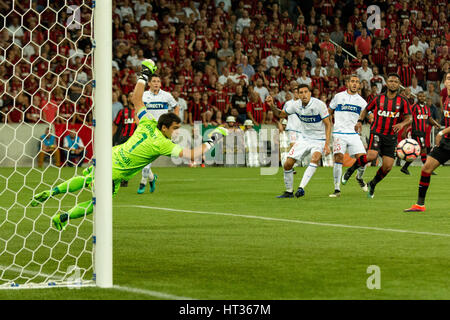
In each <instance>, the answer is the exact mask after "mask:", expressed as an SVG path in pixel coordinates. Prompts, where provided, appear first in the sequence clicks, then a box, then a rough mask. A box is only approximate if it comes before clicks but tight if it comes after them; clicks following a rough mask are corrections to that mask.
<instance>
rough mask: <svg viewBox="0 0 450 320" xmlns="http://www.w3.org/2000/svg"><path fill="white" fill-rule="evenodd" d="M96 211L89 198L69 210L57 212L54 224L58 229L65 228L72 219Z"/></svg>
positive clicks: (53, 219) (53, 218)
mask: <svg viewBox="0 0 450 320" xmlns="http://www.w3.org/2000/svg"><path fill="white" fill-rule="evenodd" d="M93 211H94V205H93V202H92V200H88V201H85V202H82V203H79V204H77V205H75V207H73V208H72V209H70V210H69V211H67V212H63V213H57V214H55V215H54V216H53V217H52V221H53V225H54V226H55V228H56V229H58V230H60V231H61V230H65V229H66V226H67V223H68V222H69V220H72V219H79V218H81V217H84V216H87V215H89V214H91V213H92V212H93Z"/></svg>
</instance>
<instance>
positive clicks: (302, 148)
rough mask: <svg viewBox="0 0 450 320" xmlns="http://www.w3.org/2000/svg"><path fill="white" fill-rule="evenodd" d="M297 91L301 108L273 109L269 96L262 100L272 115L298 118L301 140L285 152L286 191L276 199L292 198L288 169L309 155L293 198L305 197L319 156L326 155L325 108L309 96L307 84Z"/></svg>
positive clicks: (327, 128)
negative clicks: (264, 100)
mask: <svg viewBox="0 0 450 320" xmlns="http://www.w3.org/2000/svg"><path fill="white" fill-rule="evenodd" d="M297 90H298V94H299V97H300V100H301V102H302V105H301V106H298V105H290V106H288V107H287V108H286V109H285V110H284V111H282V110H279V109H278V108H276V107H275V104H274V102H273V98H272V97H271V96H268V97H267V98H266V102H267V105H268V106H269V107H270V109H271V110H272V112H273V114H274V116H276V117H278V118H280V117H281V118H286V117H287V116H289V115H291V114H295V115H296V116H297V117H298V118H299V119H300V124H301V127H300V132H301V137H300V139H299V140H298V141H296V143H295V144H294V146H293V147H292V148H291V150H290V151H289V153H288V155H287V159H286V161H285V163H284V184H285V186H286V191H285V192H284V193H283V194H282V195H280V196H278V197H277V198H293V197H294V190H293V184H294V173H293V172H294V170H293V169H292V168H293V167H294V164H295V162H296V161H298V160H302V159H303V157H305V156H306V155H308V154H311V155H312V156H311V162H310V164H309V166H308V167H307V168H306V170H305V172H304V174H303V178H302V180H301V182H300V186H299V187H298V189H297V192H295V196H296V197H297V198H299V197H303V196H304V195H305V190H304V189H305V187H306V185H307V184H308V182H309V181H310V180H311V178H312V176H313V175H314V173H315V172H316V169H317V166H318V165H319V161H320V159H322V154H325V155H329V154H330V147H329V143H330V135H331V121H330V118H329V113H328V109H327V106H326V105H325V103H323V102H322V101H320V100H319V99H316V98H313V97H311V90H310V89H309V87H308V86H307V85H305V84H301V85H299V87H298V89H297ZM294 93H295V91H294Z"/></svg>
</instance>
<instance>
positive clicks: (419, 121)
mask: <svg viewBox="0 0 450 320" xmlns="http://www.w3.org/2000/svg"><path fill="white" fill-rule="evenodd" d="M426 99H427V98H426V96H425V92H423V91H421V92H419V93H417V100H418V102H417V103H415V104H413V105H412V106H411V115H412V120H413V121H412V128H411V138H413V139H414V140H416V141H417V142H418V143H419V145H420V149H421V154H420V157H421V160H422V162H423V163H425V161H426V160H427V146H426V144H425V140H426V135H427V124H428V123H430V124H432V125H433V126H435V127H436V128H440V126H439V123H437V121H436V120H434V119H433V118H432V117H431V111H430V107H429V106H427V105H426V104H425V101H426ZM405 131H406V130H405ZM411 163H412V161H406V162H405V164H404V165H403V167H402V168H401V169H400V171H401V172H403V173H404V174H407V175H409V174H410V173H409V171H408V167H409V166H410V165H411Z"/></svg>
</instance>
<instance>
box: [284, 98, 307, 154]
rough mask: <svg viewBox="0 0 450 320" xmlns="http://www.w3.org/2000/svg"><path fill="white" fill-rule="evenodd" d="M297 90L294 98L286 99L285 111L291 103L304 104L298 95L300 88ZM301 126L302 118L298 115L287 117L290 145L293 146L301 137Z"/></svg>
mask: <svg viewBox="0 0 450 320" xmlns="http://www.w3.org/2000/svg"><path fill="white" fill-rule="evenodd" d="M295 92H296V93H294V98H293V99H291V100H288V101H286V103H285V104H284V106H283V111H285V110H286V108H288V107H289V106H291V105H296V106H301V105H302V101H301V100H300V98H299V97H298V90H296V91H295ZM300 126H301V123H300V119H299V118H298V117H297V115H295V114H291V115H289V116H288V117H287V125H286V131H287V132H288V134H289V142H290V144H291V146H290V147H291V148H292V146H293V145H294V144H295V142H296V141H297V140H298V139H299V138H300V137H301V132H300Z"/></svg>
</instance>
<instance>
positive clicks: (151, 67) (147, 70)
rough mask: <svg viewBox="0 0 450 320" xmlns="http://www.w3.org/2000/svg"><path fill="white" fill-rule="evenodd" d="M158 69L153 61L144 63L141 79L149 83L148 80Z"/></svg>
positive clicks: (149, 60) (148, 60)
mask: <svg viewBox="0 0 450 320" xmlns="http://www.w3.org/2000/svg"><path fill="white" fill-rule="evenodd" d="M157 69H158V67H157V66H156V64H155V63H154V62H153V60H151V59H147V60H144V61H142V64H141V73H140V75H139V79H140V80H144V81H145V82H148V79H149V78H150V77H151V75H152V74H154V73H155V72H156V70H157Z"/></svg>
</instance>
